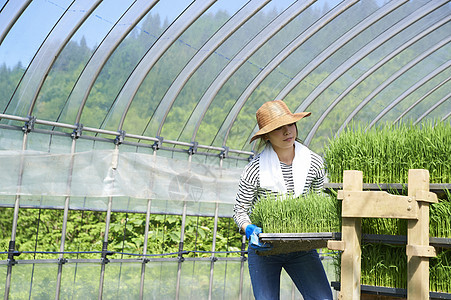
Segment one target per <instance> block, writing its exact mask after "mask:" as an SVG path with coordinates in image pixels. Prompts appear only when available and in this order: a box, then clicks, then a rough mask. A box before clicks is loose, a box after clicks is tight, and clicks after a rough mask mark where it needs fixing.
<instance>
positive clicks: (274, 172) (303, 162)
mask: <svg viewBox="0 0 451 300" xmlns="http://www.w3.org/2000/svg"><path fill="white" fill-rule="evenodd" d="M294 145H295V147H294V159H293V163H292V165H291V166H292V172H293V181H294V194H295V196H296V197H298V196H299V195H301V194H302V192H303V190H304V186H305V181H306V179H307V174H308V171H309V168H310V161H311V152H310V149H308V148H307V147H306V146H304V145H302V144H301V143H299V142H295V144H294ZM260 187H262V188H265V189H268V190H271V191H273V192H277V193H281V194H287V186H286V184H285V180H284V179H283V175H282V168H281V167H280V161H279V157H278V156H277V153H276V151H274V149H273V148H272V146H271V144H270V143H268V144H267V145H266V147H265V149H264V150H263V151H262V153H261V154H260Z"/></svg>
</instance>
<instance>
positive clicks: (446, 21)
mask: <svg viewBox="0 0 451 300" xmlns="http://www.w3.org/2000/svg"><path fill="white" fill-rule="evenodd" d="M450 20H451V17H447V18H445V19H443V20H441V21H440V22H438V23H436V24H434V25H433V26H431V27H429V28H427V29H426V30H425V31H423V32H421V33H420V34H418V35H416V36H415V37H414V38H413V39H411V40H409V41H407V42H406V43H404V44H403V45H401V46H400V47H398V48H397V49H396V50H395V51H393V52H391V53H389V55H387V56H386V57H385V58H383V59H382V60H380V61H379V62H378V63H377V64H375V65H374V66H373V67H371V68H370V69H369V70H368V71H366V72H365V73H364V74H362V75H361V76H360V77H359V78H358V79H356V80H355V81H354V82H353V83H352V84H351V85H350V86H349V87H348V88H346V90H345V91H343V92H342V93H341V94H340V95H339V96H338V97H337V98H336V99H335V100H334V101H333V102H332V103H331V104H330V105H329V106H328V107H327V109H326V110H325V111H324V112H323V113H322V114H321V116H320V117H319V119H318V120H317V121H316V122H315V124H314V125H313V127H312V129H311V130H310V132H309V133H308V134H307V138H306V139H305V143H306V145H309V144H310V142H311V141H312V139H313V136H314V135H315V133H316V131H317V130H318V128H319V126H320V125H321V123H322V122H323V121H324V119H325V118H326V117H327V116H328V115H329V113H330V112H331V111H332V110H333V108H334V107H335V106H336V105H338V103H340V102H341V100H343V99H344V97H346V96H347V95H348V94H349V93H350V92H351V91H352V90H353V89H354V88H355V87H357V86H358V85H359V84H360V83H362V82H363V81H364V80H365V79H366V78H368V77H369V76H370V75H371V74H373V73H374V72H376V71H377V70H378V69H379V68H381V67H382V66H383V65H384V64H385V63H386V62H388V61H389V60H391V59H392V58H393V57H395V56H396V55H398V54H399V53H401V52H402V51H404V50H405V49H407V48H408V47H410V46H411V45H413V44H415V43H416V42H417V41H419V40H421V39H422V38H423V37H425V36H426V35H428V34H430V33H431V32H433V31H434V30H436V29H438V28H439V27H441V26H443V25H445V24H446V23H448V22H449V21H450ZM408 26H410V24H409V25H408ZM406 27H407V26H406ZM406 27H403V28H399V29H401V30H403V29H404V28H406ZM395 34H397V32H396V33H395ZM383 42H384V41H383ZM380 44H382V43H380ZM380 44H375V45H372V46H373V48H372V49H370V50H369V51H368V53H367V54H366V55H368V54H369V53H370V52H372V51H374V50H375V47H378V46H379V45H380ZM364 49H365V48H363V49H362V51H363V50H364ZM359 53H360V51H359V52H357V53H356V54H354V55H353V56H356V55H357V56H359V55H360V54H359ZM331 75H332V74H331Z"/></svg>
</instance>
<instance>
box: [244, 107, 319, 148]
mask: <svg viewBox="0 0 451 300" xmlns="http://www.w3.org/2000/svg"><path fill="white" fill-rule="evenodd" d="M310 114H311V113H310V112H300V113H295V114H293V113H291V111H290V109H289V108H288V106H287V105H286V104H285V102H283V101H282V100H274V101H268V102H266V103H264V104H263V105H262V106H261V107H260V108H259V109H258V110H257V113H256V114H255V115H256V116H257V123H258V128H259V129H260V130H259V131H257V133H255V134H254V136H253V137H252V138H251V141H250V142H252V141H253V140H255V139H258V138H261V136H262V135H264V134H265V133H268V132H271V131H273V130H274V129H277V128H279V127H282V126H284V125H288V124H292V123H295V122H297V121H299V120H300V119H302V118H304V117H308V116H310Z"/></svg>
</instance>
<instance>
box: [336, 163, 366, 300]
mask: <svg viewBox="0 0 451 300" xmlns="http://www.w3.org/2000/svg"><path fill="white" fill-rule="evenodd" d="M362 189H363V173H362V172H361V171H344V173H343V192H346V191H362ZM343 201H346V200H343ZM341 230H342V238H341V239H342V241H343V243H344V251H343V253H342V256H341V288H340V290H341V291H340V294H339V299H343V300H345V299H346V300H351V299H352V300H358V299H360V273H361V270H360V268H361V255H362V250H361V248H360V244H361V237H362V218H345V217H343V218H342V229H341Z"/></svg>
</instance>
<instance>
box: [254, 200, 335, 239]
mask: <svg viewBox="0 0 451 300" xmlns="http://www.w3.org/2000/svg"><path fill="white" fill-rule="evenodd" d="M340 209H341V206H339V205H338V201H337V199H336V198H334V197H332V196H329V195H327V194H317V193H309V194H307V195H305V196H301V197H294V196H292V195H290V196H287V197H280V196H274V195H272V194H268V195H267V197H265V198H262V199H260V200H259V201H258V202H257V203H256V204H255V205H254V207H253V209H252V213H251V216H250V217H251V220H252V222H253V223H254V224H257V225H259V226H260V227H262V229H263V232H267V233H289V232H291V233H299V232H337V231H340V219H341V217H340V215H341V212H340Z"/></svg>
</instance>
